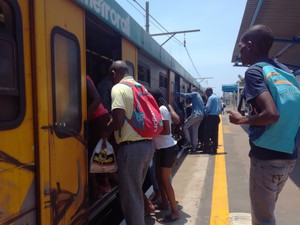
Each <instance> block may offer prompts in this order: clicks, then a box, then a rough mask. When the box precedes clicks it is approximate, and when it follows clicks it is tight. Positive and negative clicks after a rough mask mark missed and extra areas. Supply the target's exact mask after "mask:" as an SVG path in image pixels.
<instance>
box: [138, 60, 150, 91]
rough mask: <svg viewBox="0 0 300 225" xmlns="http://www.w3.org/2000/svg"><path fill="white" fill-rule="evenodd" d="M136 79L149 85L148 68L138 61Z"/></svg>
mask: <svg viewBox="0 0 300 225" xmlns="http://www.w3.org/2000/svg"><path fill="white" fill-rule="evenodd" d="M138 81H141V82H145V83H146V84H148V85H149V86H150V68H149V67H148V66H146V65H143V64H141V63H140V62H139V65H138Z"/></svg>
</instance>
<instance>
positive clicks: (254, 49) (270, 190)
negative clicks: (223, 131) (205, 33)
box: [229, 25, 299, 225]
mask: <svg viewBox="0 0 300 225" xmlns="http://www.w3.org/2000/svg"><path fill="white" fill-rule="evenodd" d="M273 39H274V38H273V33H272V31H271V29H270V28H269V27H267V26H265V25H255V26H253V27H251V28H249V29H248V30H246V32H245V33H244V34H243V35H242V37H241V39H240V42H239V48H240V54H241V60H242V63H243V65H245V66H250V67H249V68H248V69H247V71H246V73H245V88H244V94H245V98H246V101H247V102H248V103H249V104H250V106H251V112H250V115H247V116H244V115H241V114H240V113H239V112H235V111H231V112H230V115H229V120H230V122H231V123H234V124H249V125H250V127H249V143H250V152H249V157H250V160H251V165H250V179H249V192H250V199H251V214H252V224H254V225H275V224H276V221H275V216H274V209H275V204H276V201H277V198H278V195H279V193H280V192H281V190H282V188H283V187H284V185H285V183H286V180H287V179H288V177H289V174H290V173H291V171H292V170H293V168H294V166H295V163H296V159H297V153H298V151H297V146H299V144H298V143H297V134H295V136H294V137H292V146H294V148H293V147H292V148H291V150H293V152H292V153H291V154H290V153H285V152H283V151H279V150H278V149H275V146H274V147H272V149H271V147H269V148H266V147H262V146H261V145H260V144H257V143H258V142H256V141H257V140H258V139H259V138H260V137H265V135H269V136H268V137H266V138H271V136H272V134H269V133H267V131H268V128H269V127H271V126H272V125H274V124H275V123H277V121H279V119H280V117H282V115H279V112H278V109H277V107H276V104H275V101H274V100H273V97H272V95H271V93H270V91H269V89H268V86H267V84H266V82H265V78H264V74H263V67H262V66H261V65H265V64H266V65H267V66H271V68H272V67H273V68H274V67H275V68H279V69H282V70H284V71H286V72H288V73H290V71H289V69H288V68H287V67H286V66H284V65H283V64H281V63H279V62H277V61H274V60H273V59H270V58H269V50H270V48H271V47H272V44H273ZM258 63H259V64H258ZM262 63H263V64H262ZM289 104H290V103H289ZM286 107H288V105H286ZM292 114H293V112H291V115H292ZM298 116H299V115H298ZM285 126H286V127H293V126H295V124H294V122H292V123H291V122H290V121H288V120H287V122H286V124H285ZM296 126H298V125H297V124H296ZM296 131H297V127H296ZM282 132H284V130H282ZM298 134H299V131H298ZM262 135H264V136H262ZM290 135H291V136H292V135H293V134H290ZM298 136H299V135H298Z"/></svg>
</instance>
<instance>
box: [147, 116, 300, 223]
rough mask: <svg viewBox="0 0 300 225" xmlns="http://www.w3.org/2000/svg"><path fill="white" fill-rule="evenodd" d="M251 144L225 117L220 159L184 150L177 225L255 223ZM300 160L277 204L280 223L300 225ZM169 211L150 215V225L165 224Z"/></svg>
mask: <svg viewBox="0 0 300 225" xmlns="http://www.w3.org/2000/svg"><path fill="white" fill-rule="evenodd" d="M248 151H249V144H248V135H247V133H246V131H245V128H243V127H241V126H237V125H234V124H231V123H229V119H228V115H227V114H225V115H222V122H221V123H220V131H219V147H218V154H217V155H208V154H201V152H199V154H188V153H187V152H184V153H183V154H182V155H181V157H180V158H179V160H178V162H177V165H176V166H175V167H174V176H173V187H174V189H175V194H176V199H177V201H178V207H179V209H180V219H179V220H177V221H174V222H172V223H169V224H174V225H183V224H186V225H213V224H215V225H223V224H224V225H229V224H230V225H251V214H250V211H251V210H250V199H249V194H248V191H249V188H248V183H249V182H248V180H249V167H250V161H249V157H248ZM299 174H300V160H298V162H297V165H296V167H295V169H294V171H293V173H292V174H291V176H290V178H289V180H288V181H287V183H286V186H285V187H284V189H283V191H282V193H281V194H280V195H279V199H278V202H277V205H276V210H275V213H276V220H277V225H299V224H300V213H299V212H300V211H299V209H300V175H299ZM169 213H170V212H169V211H168V210H166V211H158V210H157V211H155V212H154V213H153V214H151V215H150V216H147V217H145V220H146V224H147V225H156V224H163V223H162V222H161V220H162V219H163V218H164V217H165V215H167V214H169Z"/></svg>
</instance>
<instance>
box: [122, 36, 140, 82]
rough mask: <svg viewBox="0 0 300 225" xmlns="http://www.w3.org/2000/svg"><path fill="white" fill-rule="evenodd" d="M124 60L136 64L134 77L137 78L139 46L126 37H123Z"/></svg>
mask: <svg viewBox="0 0 300 225" xmlns="http://www.w3.org/2000/svg"><path fill="white" fill-rule="evenodd" d="M122 60H123V61H126V60H128V61H130V62H132V63H133V64H134V78H135V79H136V80H137V69H138V68H137V65H138V52H137V48H136V46H134V45H133V44H132V43H131V42H129V41H128V40H127V39H125V38H122Z"/></svg>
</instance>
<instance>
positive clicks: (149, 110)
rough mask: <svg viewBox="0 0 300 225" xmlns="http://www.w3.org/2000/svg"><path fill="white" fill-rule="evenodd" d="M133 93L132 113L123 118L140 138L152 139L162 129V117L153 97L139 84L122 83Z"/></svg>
mask: <svg viewBox="0 0 300 225" xmlns="http://www.w3.org/2000/svg"><path fill="white" fill-rule="evenodd" d="M120 83H121V84H125V85H127V86H129V87H131V89H132V91H133V98H134V100H133V113H132V116H131V119H129V118H127V117H126V118H125V119H126V121H127V122H128V123H129V124H130V126H131V127H132V128H133V129H134V130H135V131H136V132H137V133H138V134H140V135H141V136H142V137H147V138H153V137H155V136H157V135H158V134H160V133H161V131H162V129H163V122H162V117H161V114H160V110H159V107H158V105H157V103H156V100H155V99H154V97H153V96H152V95H151V94H150V93H149V92H148V91H147V90H146V89H145V87H144V86H143V85H141V84H139V83H135V84H132V83H130V82H126V81H122V82H120Z"/></svg>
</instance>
